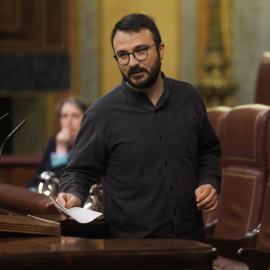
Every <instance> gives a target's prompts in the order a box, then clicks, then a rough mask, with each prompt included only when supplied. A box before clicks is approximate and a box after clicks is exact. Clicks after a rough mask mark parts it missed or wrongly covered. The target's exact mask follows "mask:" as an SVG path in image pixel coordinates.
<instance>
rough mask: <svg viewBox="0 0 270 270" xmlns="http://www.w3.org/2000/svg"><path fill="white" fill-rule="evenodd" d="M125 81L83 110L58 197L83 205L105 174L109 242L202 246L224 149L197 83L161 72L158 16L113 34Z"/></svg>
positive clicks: (127, 23) (134, 18)
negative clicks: (176, 242) (171, 242)
mask: <svg viewBox="0 0 270 270" xmlns="http://www.w3.org/2000/svg"><path fill="white" fill-rule="evenodd" d="M111 43H112V47H113V50H114V58H115V60H116V62H117V64H118V67H119V69H120V72H121V73H122V76H123V81H122V82H121V83H120V84H119V85H118V86H116V87H115V88H113V89H112V90H111V91H110V92H109V93H108V94H106V95H104V96H103V97H101V98H99V99H97V100H96V101H95V102H94V103H93V104H92V106H91V107H90V108H89V109H88V111H87V112H86V113H85V115H84V118H83V120H82V125H81V129H80V131H79V134H78V136H77V139H76V143H75V150H74V154H73V157H72V158H71V160H70V162H69V164H68V165H67V167H66V168H65V169H64V170H63V172H62V176H61V179H60V191H61V193H60V194H59V196H58V198H57V200H58V202H60V203H61V204H62V205H63V206H65V207H66V208H71V207H73V206H81V205H83V204H84V202H85V200H86V198H87V196H88V191H89V189H90V187H91V185H92V184H94V183H96V181H97V179H98V178H99V177H100V175H103V177H104V193H103V194H104V197H103V207H104V217H105V219H106V220H108V222H109V223H110V237H111V238H183V239H193V240H198V241H204V225H203V219H202V213H201V211H206V212H209V211H212V210H214V209H215V208H216V206H217V202H218V193H219V192H220V182H221V170H220V167H219V156H220V144H219V141H218V139H217V136H216V135H215V132H214V131H213V129H212V127H211V125H210V123H209V121H208V118H207V113H206V109H205V106H204V103H203V100H202V98H201V96H200V94H199V93H198V92H197V91H196V90H195V89H194V87H193V86H191V85H190V84H188V83H186V82H182V81H178V80H174V79H171V78H168V77H166V76H165V75H164V73H163V72H161V60H162V58H163V56H164V43H163V42H162V40H161V37H160V34H159V31H158V29H157V27H156V24H155V23H154V21H153V19H152V18H150V17H149V16H146V15H143V14H130V15H127V16H125V17H123V18H122V19H121V20H120V21H119V22H118V23H116V25H115V27H114V29H113V31H112V36H111Z"/></svg>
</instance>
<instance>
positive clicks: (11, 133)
mask: <svg viewBox="0 0 270 270" xmlns="http://www.w3.org/2000/svg"><path fill="white" fill-rule="evenodd" d="M6 115H8V113H7V114H5V115H4V116H2V117H1V118H0V120H1V119H3V118H4V117H5V116H6ZM25 122H26V119H24V120H23V121H22V122H21V123H20V124H19V125H18V126H17V127H16V128H15V129H13V130H12V131H11V132H10V133H9V134H8V136H7V137H6V139H5V140H4V141H3V143H2V145H1V147H0V159H1V156H2V151H3V147H4V144H5V142H6V141H7V140H8V139H9V138H10V137H11V136H12V135H13V134H14V133H15V132H16V131H17V130H18V129H19V128H20V127H21V126H22V125H24V123H25Z"/></svg>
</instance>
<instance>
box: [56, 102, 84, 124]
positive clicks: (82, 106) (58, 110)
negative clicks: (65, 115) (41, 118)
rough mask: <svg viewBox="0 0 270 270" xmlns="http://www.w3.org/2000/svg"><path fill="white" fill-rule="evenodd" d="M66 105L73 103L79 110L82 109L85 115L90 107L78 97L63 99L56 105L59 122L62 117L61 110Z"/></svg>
mask: <svg viewBox="0 0 270 270" xmlns="http://www.w3.org/2000/svg"><path fill="white" fill-rule="evenodd" d="M66 103H72V104H73V105H75V106H76V107H77V108H78V109H80V110H81V111H82V112H83V113H85V112H86V110H87V109H88V107H89V105H88V104H87V103H86V102H84V101H83V100H81V99H80V98H78V97H68V98H64V99H61V100H60V101H59V102H58V103H57V105H56V114H57V118H58V120H59V119H60V117H61V109H62V107H63V105H64V104H66Z"/></svg>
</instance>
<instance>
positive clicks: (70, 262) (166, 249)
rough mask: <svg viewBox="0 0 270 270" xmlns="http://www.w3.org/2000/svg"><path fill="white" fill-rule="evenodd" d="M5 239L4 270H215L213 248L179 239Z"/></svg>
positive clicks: (0, 244) (0, 254)
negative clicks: (213, 269)
mask: <svg viewBox="0 0 270 270" xmlns="http://www.w3.org/2000/svg"><path fill="white" fill-rule="evenodd" d="M0 236H1V235H0ZM6 236H7V235H2V236H1V238H0V265H1V269H131V270H132V269H140V270H141V269H147V270H151V269H155V270H158V269H166V270H168V269H212V260H214V259H216V250H215V249H214V248H212V247H211V246H209V245H207V244H203V243H199V242H195V241H189V240H180V239H159V240H158V239H133V240H131V239H129V240H127V239H126V240H120V239H115V240H113V239H84V238H76V237H66V236H60V237H58V236H52V237H47V236H46V237H15V236H11V237H6Z"/></svg>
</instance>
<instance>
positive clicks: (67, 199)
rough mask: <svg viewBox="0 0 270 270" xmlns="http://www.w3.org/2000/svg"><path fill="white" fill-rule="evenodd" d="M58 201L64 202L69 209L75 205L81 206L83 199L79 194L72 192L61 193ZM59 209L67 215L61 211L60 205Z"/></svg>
mask: <svg viewBox="0 0 270 270" xmlns="http://www.w3.org/2000/svg"><path fill="white" fill-rule="evenodd" d="M56 201H57V202H59V203H60V204H62V205H63V206H64V207H65V208H67V209H70V208H72V207H75V206H76V207H81V204H82V203H81V200H80V199H79V198H78V197H77V196H75V195H73V194H70V193H59V194H58V197H57V199H56ZM57 209H58V211H59V212H60V213H61V214H62V215H64V216H67V215H66V213H64V212H63V211H61V209H59V208H58V207H57Z"/></svg>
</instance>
